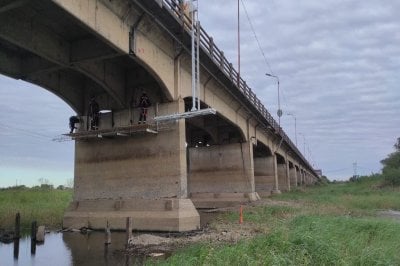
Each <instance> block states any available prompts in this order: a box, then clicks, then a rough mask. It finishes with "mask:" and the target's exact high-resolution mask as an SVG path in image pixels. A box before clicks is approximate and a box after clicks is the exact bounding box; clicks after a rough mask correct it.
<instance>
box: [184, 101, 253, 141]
mask: <svg viewBox="0 0 400 266" xmlns="http://www.w3.org/2000/svg"><path fill="white" fill-rule="evenodd" d="M184 102H185V111H189V110H190V109H191V106H192V97H186V98H184ZM200 106H201V108H202V109H204V108H207V107H208V106H207V105H206V104H205V103H204V102H202V101H200ZM186 124H192V125H195V126H197V127H198V128H202V129H203V130H204V131H205V132H207V133H208V134H209V135H210V136H212V138H213V140H214V144H228V143H242V142H245V140H246V137H245V134H244V132H243V130H242V129H241V128H240V127H239V126H237V125H236V124H235V123H233V122H232V121H230V120H229V119H228V118H227V117H225V116H223V115H222V114H221V113H220V112H217V114H216V115H207V116H198V117H194V118H190V119H187V120H186Z"/></svg>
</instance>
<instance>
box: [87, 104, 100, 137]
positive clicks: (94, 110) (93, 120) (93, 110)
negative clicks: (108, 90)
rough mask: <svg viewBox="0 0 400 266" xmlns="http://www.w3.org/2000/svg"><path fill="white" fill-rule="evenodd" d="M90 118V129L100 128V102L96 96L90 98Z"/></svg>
mask: <svg viewBox="0 0 400 266" xmlns="http://www.w3.org/2000/svg"><path fill="white" fill-rule="evenodd" d="M88 111H89V118H90V129H91V130H96V129H98V128H99V112H100V108H99V104H98V103H97V102H96V100H95V99H94V97H92V98H91V99H90V103H89V110H88Z"/></svg>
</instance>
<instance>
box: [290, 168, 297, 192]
mask: <svg viewBox="0 0 400 266" xmlns="http://www.w3.org/2000/svg"><path fill="white" fill-rule="evenodd" d="M289 176H290V187H291V188H292V187H297V171H296V166H295V165H294V164H293V163H289Z"/></svg>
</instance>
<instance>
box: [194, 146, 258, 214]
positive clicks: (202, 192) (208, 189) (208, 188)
mask: <svg viewBox="0 0 400 266" xmlns="http://www.w3.org/2000/svg"><path fill="white" fill-rule="evenodd" d="M188 180H189V182H188V183H189V184H188V187H189V192H190V198H191V199H192V201H193V203H194V205H195V206H196V208H218V207H227V206H235V205H237V204H239V203H242V202H249V201H255V200H258V199H259V196H258V194H257V193H256V192H255V188H254V172H253V154H252V144H251V143H249V142H245V143H231V144H223V145H212V146H209V147H197V148H189V177H188Z"/></svg>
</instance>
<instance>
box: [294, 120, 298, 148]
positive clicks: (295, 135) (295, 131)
mask: <svg viewBox="0 0 400 266" xmlns="http://www.w3.org/2000/svg"><path fill="white" fill-rule="evenodd" d="M296 121H297V119H296V117H294V139H295V141H296V147H297V122H296Z"/></svg>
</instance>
